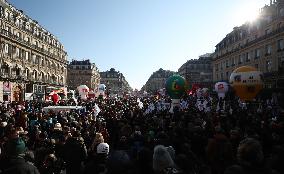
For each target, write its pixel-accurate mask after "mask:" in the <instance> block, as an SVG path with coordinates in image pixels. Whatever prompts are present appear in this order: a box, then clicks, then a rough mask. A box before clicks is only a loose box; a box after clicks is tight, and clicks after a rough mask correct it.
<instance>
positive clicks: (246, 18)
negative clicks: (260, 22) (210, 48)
mask: <svg viewBox="0 0 284 174" xmlns="http://www.w3.org/2000/svg"><path fill="white" fill-rule="evenodd" d="M258 16H259V7H258V6H257V5H256V4H254V3H247V4H245V5H244V6H242V7H240V8H239V9H238V10H237V11H236V12H235V17H234V19H235V21H234V23H235V24H236V25H238V26H240V25H242V24H244V23H246V22H250V23H251V22H254V21H255V20H257V18H258Z"/></svg>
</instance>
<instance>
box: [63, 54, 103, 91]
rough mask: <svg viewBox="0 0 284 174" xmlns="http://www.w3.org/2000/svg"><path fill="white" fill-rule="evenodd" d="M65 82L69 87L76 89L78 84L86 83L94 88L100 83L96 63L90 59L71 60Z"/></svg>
mask: <svg viewBox="0 0 284 174" xmlns="http://www.w3.org/2000/svg"><path fill="white" fill-rule="evenodd" d="M67 84H68V87H69V88H70V89H73V90H74V89H76V88H77V87H78V86H80V85H87V86H88V87H89V88H92V89H96V88H97V87H98V85H99V84H100V73H99V70H98V68H97V66H96V64H94V63H91V62H90V60H89V59H88V60H82V61H78V60H72V61H71V62H70V63H69V64H68V68H67Z"/></svg>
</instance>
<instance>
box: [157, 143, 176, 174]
mask: <svg viewBox="0 0 284 174" xmlns="http://www.w3.org/2000/svg"><path fill="white" fill-rule="evenodd" d="M174 165H175V164H174V161H173V159H172V157H171V155H170V153H169V152H168V149H167V148H166V147H165V146H163V145H157V146H155V148H154V154H153V169H154V171H155V172H161V171H163V170H164V169H166V168H169V167H174Z"/></svg>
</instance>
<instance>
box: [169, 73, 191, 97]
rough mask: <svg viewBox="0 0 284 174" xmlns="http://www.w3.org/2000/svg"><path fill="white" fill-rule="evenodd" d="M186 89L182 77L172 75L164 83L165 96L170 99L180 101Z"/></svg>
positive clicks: (186, 85)
mask: <svg viewBox="0 0 284 174" xmlns="http://www.w3.org/2000/svg"><path fill="white" fill-rule="evenodd" d="M187 89H188V84H187V82H186V80H185V78H183V77H182V76H180V75H178V74H174V75H172V76H171V77H169V78H168V79H167V81H166V91H167V94H168V95H169V96H170V97H171V98H172V99H180V98H181V97H182V96H183V95H184V94H185V92H186V90H187Z"/></svg>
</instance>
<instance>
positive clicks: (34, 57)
mask: <svg viewBox="0 0 284 174" xmlns="http://www.w3.org/2000/svg"><path fill="white" fill-rule="evenodd" d="M35 62H36V55H34V54H33V55H32V63H35Z"/></svg>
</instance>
